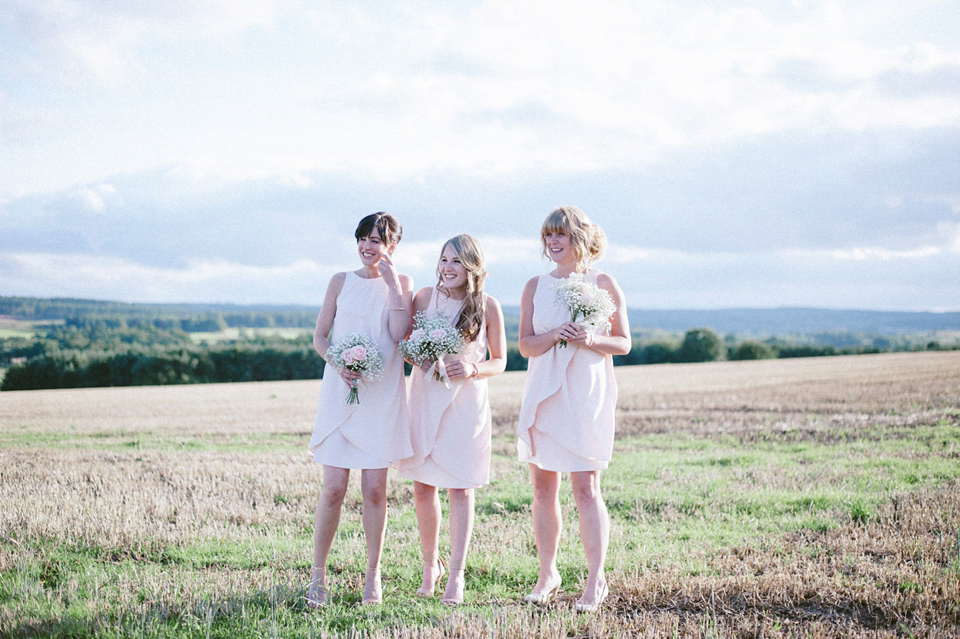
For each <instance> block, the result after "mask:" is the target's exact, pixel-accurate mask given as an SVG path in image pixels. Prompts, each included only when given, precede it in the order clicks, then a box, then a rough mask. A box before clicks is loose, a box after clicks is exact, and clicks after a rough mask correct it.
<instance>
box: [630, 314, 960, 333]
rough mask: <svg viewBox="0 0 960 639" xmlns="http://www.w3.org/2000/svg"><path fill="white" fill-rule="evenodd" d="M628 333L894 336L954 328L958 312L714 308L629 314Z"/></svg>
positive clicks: (959, 319)
mask: <svg viewBox="0 0 960 639" xmlns="http://www.w3.org/2000/svg"><path fill="white" fill-rule="evenodd" d="M629 316H630V325H631V328H633V329H661V330H666V331H686V330H688V329H690V328H693V327H704V328H710V329H712V330H714V331H716V332H717V333H735V334H738V335H787V334H811V333H828V332H850V333H875V334H881V335H890V334H894V335H898V334H904V333H927V332H933V331H958V330H960V313H929V312H921V313H917V312H900V311H845V310H832V309H822V308H770V309H760V308H728V309H717V310H638V309H631V310H630V311H629Z"/></svg>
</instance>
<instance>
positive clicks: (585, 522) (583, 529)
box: [570, 471, 610, 606]
mask: <svg viewBox="0 0 960 639" xmlns="http://www.w3.org/2000/svg"><path fill="white" fill-rule="evenodd" d="M570 483H571V485H572V487H573V499H574V501H575V502H576V504H577V513H578V514H579V517H580V539H581V540H582V541H583V550H584V553H585V554H586V556H587V570H588V573H587V585H586V587H585V588H584V589H583V596H582V597H581V598H580V601H581V602H582V603H583V604H586V605H587V606H594V605H596V604H599V603H600V602H601V601H602V600H603V598H604V597H605V596H606V593H607V579H606V575H605V574H604V568H603V564H604V561H605V560H606V558H607V546H608V545H609V543H610V516H609V515H608V514H607V505H606V504H605V503H604V501H603V496H602V495H601V494H600V472H599V471H583V472H575V473H570Z"/></svg>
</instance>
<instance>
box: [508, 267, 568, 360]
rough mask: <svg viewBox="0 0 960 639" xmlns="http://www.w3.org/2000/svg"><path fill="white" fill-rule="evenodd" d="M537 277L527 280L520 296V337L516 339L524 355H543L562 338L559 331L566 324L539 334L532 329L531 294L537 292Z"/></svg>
mask: <svg viewBox="0 0 960 639" xmlns="http://www.w3.org/2000/svg"><path fill="white" fill-rule="evenodd" d="M538 279H539V278H536V277H535V278H533V279H531V280H530V281H529V282H527V285H526V286H525V287H523V297H521V298H520V337H519V339H518V340H517V346H518V347H519V348H520V354H521V355H523V356H524V357H536V356H537V355H543V354H544V353H546V352H547V351H548V350H550V349H551V348H553V346H554V344H556V343H557V342H559V341H560V340H561V339H563V338H561V337H560V331H561V329H562V328H563V327H564V326H566V324H564V325H563V326H558V327H557V328H555V329H553V330H550V331H547V332H546V333H543V334H540V335H537V334H536V333H535V332H534V331H533V296H534V295H535V294H536V292H537V281H538Z"/></svg>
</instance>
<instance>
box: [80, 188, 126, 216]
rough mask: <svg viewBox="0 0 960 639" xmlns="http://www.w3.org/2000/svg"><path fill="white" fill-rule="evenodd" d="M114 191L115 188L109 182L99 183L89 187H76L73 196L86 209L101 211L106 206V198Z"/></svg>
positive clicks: (114, 192)
mask: <svg viewBox="0 0 960 639" xmlns="http://www.w3.org/2000/svg"><path fill="white" fill-rule="evenodd" d="M116 192H117V189H116V188H115V187H114V186H112V185H110V184H99V185H97V186H95V187H91V188H83V189H78V190H77V191H75V192H74V197H75V198H76V199H77V200H79V201H80V203H81V204H82V205H83V207H84V208H85V209H87V210H88V211H91V212H93V213H103V212H104V211H105V210H106V208H107V200H108V199H110V198H112V197H113V196H114V195H115V194H116Z"/></svg>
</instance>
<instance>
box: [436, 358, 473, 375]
mask: <svg viewBox="0 0 960 639" xmlns="http://www.w3.org/2000/svg"><path fill="white" fill-rule="evenodd" d="M443 364H444V366H446V367H447V377H449V378H450V379H467V378H468V377H476V375H477V365H476V364H473V363H469V362H465V361H463V359H462V358H460V357H457V356H452V355H448V356H446V357H444V358H443Z"/></svg>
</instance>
